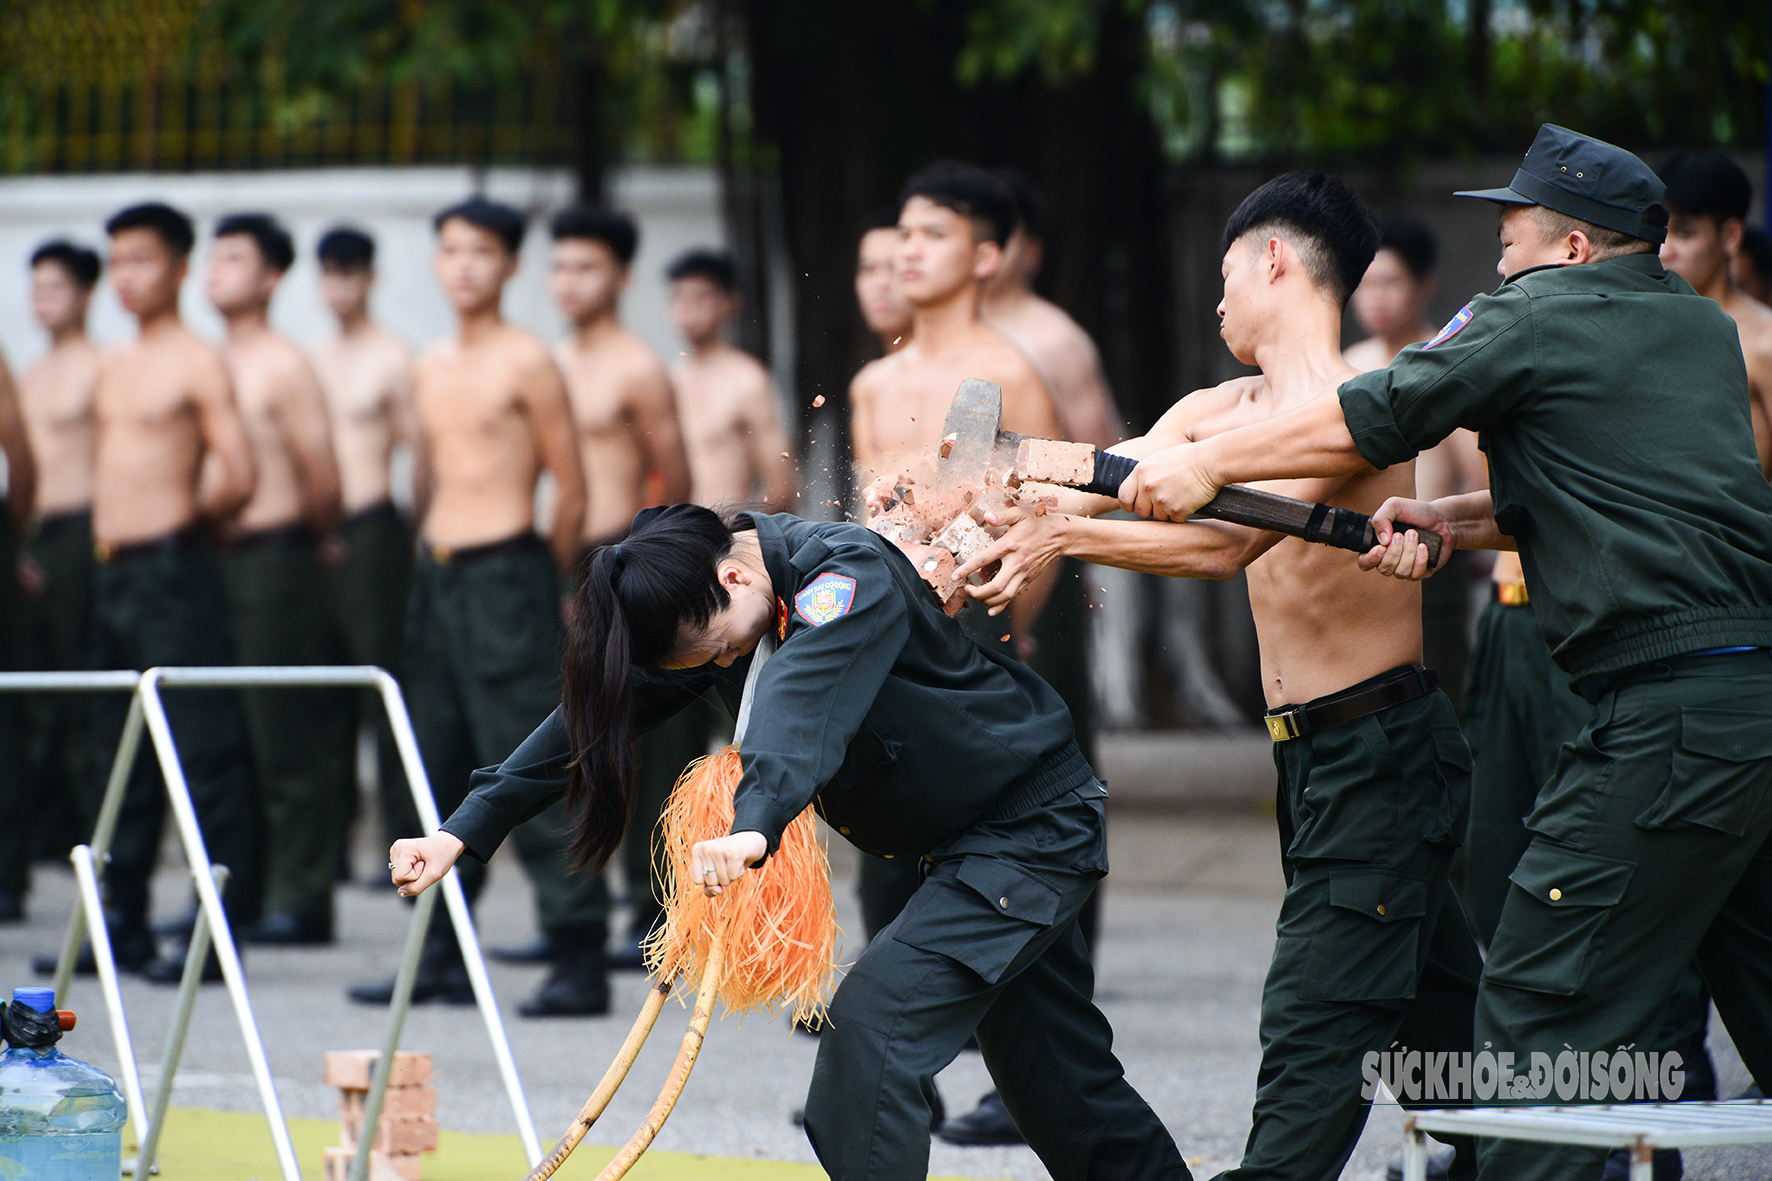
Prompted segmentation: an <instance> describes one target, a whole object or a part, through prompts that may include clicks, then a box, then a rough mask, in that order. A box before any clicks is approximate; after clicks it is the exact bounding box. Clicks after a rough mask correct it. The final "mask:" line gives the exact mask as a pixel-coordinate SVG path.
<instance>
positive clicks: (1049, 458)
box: [1015, 439, 1095, 485]
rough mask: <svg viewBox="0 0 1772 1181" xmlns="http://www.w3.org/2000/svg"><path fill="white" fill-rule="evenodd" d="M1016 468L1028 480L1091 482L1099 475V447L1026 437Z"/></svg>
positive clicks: (1016, 456)
mask: <svg viewBox="0 0 1772 1181" xmlns="http://www.w3.org/2000/svg"><path fill="white" fill-rule="evenodd" d="M1015 471H1016V474H1017V475H1019V476H1020V477H1021V478H1022V479H1023V480H1024V481H1025V480H1036V481H1039V482H1040V483H1044V484H1070V485H1076V484H1087V483H1088V482H1089V481H1090V480H1092V479H1094V478H1095V448H1094V447H1092V446H1090V445H1089V444H1088V443H1066V442H1062V441H1060V440H1057V439H1023V440H1022V441H1021V446H1020V447H1018V448H1017V449H1016V453H1015Z"/></svg>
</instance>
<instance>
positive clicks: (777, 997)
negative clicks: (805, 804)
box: [646, 746, 838, 1022]
mask: <svg viewBox="0 0 1772 1181" xmlns="http://www.w3.org/2000/svg"><path fill="white" fill-rule="evenodd" d="M742 775H743V771H742V769H741V768H740V766H739V761H738V747H737V746H728V747H726V748H725V749H724V750H721V751H717V752H716V753H714V754H711V755H709V756H708V757H707V758H705V759H701V760H699V761H697V762H695V763H693V764H691V765H690V766H689V768H688V769H687V770H686V771H684V772H683V777H682V778H681V779H680V780H678V781H677V786H676V788H675V790H673V791H672V792H671V798H670V801H669V802H668V803H667V804H666V805H665V811H664V815H663V817H662V818H661V819H660V821H659V831H658V833H657V835H656V836H655V838H654V839H655V840H657V841H659V842H660V845H661V847H662V850H663V852H664V861H665V862H666V864H668V865H671V866H673V867H674V868H675V869H676V871H677V872H676V873H675V874H673V875H672V876H673V880H672V882H671V883H670V886H669V896H668V899H667V901H666V903H665V912H664V917H663V921H662V922H661V923H660V925H659V928H658V930H657V931H655V932H654V933H653V935H652V937H651V938H650V939H648V940H647V943H646V963H647V966H648V967H649V968H651V970H652V973H653V977H654V979H656V980H659V981H671V980H675V979H676V978H677V977H678V976H686V977H688V978H689V979H691V980H695V979H698V978H699V976H700V973H701V972H702V968H703V965H705V964H707V963H708V954H709V951H710V949H711V948H712V946H713V944H714V940H715V933H716V932H717V931H718V930H719V925H720V921H721V918H722V915H724V916H725V917H726V919H727V920H728V922H729V929H728V931H727V932H726V938H725V943H726V954H725V963H724V966H723V971H722V973H721V980H720V983H719V996H720V999H721V1000H722V1001H724V1002H725V1004H726V1007H727V1009H728V1011H735V1012H744V1011H746V1010H749V1009H757V1008H761V1009H766V1010H767V1011H769V1012H770V1013H772V1014H775V1013H781V1012H783V1011H784V1010H791V1011H792V1013H793V1015H794V1019H795V1020H797V1021H806V1022H816V1021H818V1020H820V1019H822V1018H823V1016H824V1009H825V1001H826V998H827V997H829V996H830V993H831V989H832V986H833V984H834V982H835V978H836V971H837V937H838V930H837V910H836V906H835V904H834V903H833V902H832V900H831V865H830V859H829V858H828V857H827V856H826V854H825V848H824V842H823V840H822V839H820V837H819V834H818V829H817V827H816V826H815V825H814V824H813V820H812V813H811V810H810V809H808V810H807V811H805V812H802V813H800V815H799V816H797V817H795V818H794V821H793V823H791V824H789V825H788V827H787V831H786V832H784V833H783V834H782V838H781V847H780V848H779V849H777V850H776V852H775V854H774V856H772V857H770V858H769V860H768V861H767V862H765V863H764V864H763V865H761V866H759V867H757V868H756V869H753V870H752V871H751V872H749V873H747V874H745V875H744V877H742V878H740V879H739V880H738V881H737V882H735V883H733V884H732V885H731V886H730V887H728V888H727V890H726V891H725V893H724V894H723V895H722V896H721V897H718V898H709V897H708V896H707V895H706V893H705V892H704V891H703V890H702V887H701V883H699V882H695V881H691V880H689V851H690V849H692V848H693V847H694V846H695V843H696V842H697V841H705V840H713V839H714V838H717V837H723V836H725V835H726V834H727V833H728V832H730V831H731V830H732V793H733V791H734V790H735V789H736V788H737V787H738V781H739V779H740V778H741V777H742Z"/></svg>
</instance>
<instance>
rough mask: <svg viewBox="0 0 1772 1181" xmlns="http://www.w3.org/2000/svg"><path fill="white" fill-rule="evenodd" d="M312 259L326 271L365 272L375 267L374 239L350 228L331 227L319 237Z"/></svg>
mask: <svg viewBox="0 0 1772 1181" xmlns="http://www.w3.org/2000/svg"><path fill="white" fill-rule="evenodd" d="M314 257H315V258H317V259H319V260H320V266H321V267H322V268H323V269H325V270H328V271H367V270H368V269H369V268H370V267H372V266H374V265H375V239H374V238H371V237H370V236H369V235H368V234H365V233H364V232H363V231H362V230H359V229H354V228H352V227H351V226H333V227H332V228H331V229H330V230H327V231H326V232H325V233H324V234H321V235H320V242H319V244H318V245H316V246H315V247H314Z"/></svg>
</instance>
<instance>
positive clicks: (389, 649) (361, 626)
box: [327, 502, 419, 844]
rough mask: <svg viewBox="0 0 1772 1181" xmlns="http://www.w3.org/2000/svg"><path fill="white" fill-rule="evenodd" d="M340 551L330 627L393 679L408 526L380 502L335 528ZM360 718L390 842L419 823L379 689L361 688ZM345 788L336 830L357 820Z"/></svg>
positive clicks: (404, 595) (407, 573) (350, 790)
mask: <svg viewBox="0 0 1772 1181" xmlns="http://www.w3.org/2000/svg"><path fill="white" fill-rule="evenodd" d="M338 541H339V544H340V546H341V548H342V549H343V551H344V552H343V557H342V560H341V561H340V562H339V564H338V566H337V568H336V569H334V570H333V571H332V572H331V577H330V579H329V580H328V587H327V590H328V592H329V599H330V607H331V611H332V628H333V631H334V633H335V634H336V635H337V636H338V638H339V643H340V645H341V646H342V648H343V649H344V654H345V655H344V659H345V661H346V662H347V663H349V664H373V665H376V666H378V667H380V668H385V669H387V670H388V671H389V672H391V673H393V674H394V676H395V677H396V678H398V677H399V676H400V671H401V661H402V659H403V657H404V655H405V653H404V649H405V644H406V603H407V599H408V598H410V597H411V594H412V560H413V541H412V531H411V530H410V529H409V528H407V525H406V522H405V521H403V520H401V518H400V514H399V512H398V510H396V509H395V508H394V506H393V505H392V504H389V503H386V502H384V503H382V504H378V505H375V506H373V507H371V508H367V509H363V510H362V511H360V512H357V513H353V514H352V515H351V516H349V517H347V518H345V520H344V522H343V523H342V524H341V525H339V528H338ZM356 718H357V722H358V724H359V725H361V724H362V722H364V721H366V720H367V721H371V722H373V724H374V726H375V732H376V738H377V742H376V748H377V749H376V754H377V760H378V764H379V766H380V768H381V775H380V780H381V815H382V835H383V837H384V838H385V839H386V841H387V842H388V843H389V844H392V843H393V842H394V840H395V838H396V837H398V836H399V835H401V834H403V833H409V832H416V831H417V830H418V827H419V824H418V812H417V810H416V809H415V808H414V807H413V803H412V792H411V789H410V788H408V787H407V786H406V773H405V771H404V770H402V769H401V766H400V756H399V752H398V751H397V750H396V749H395V747H394V735H393V732H392V731H391V730H389V729H388V717H387V711H386V710H385V709H383V708H382V703H381V695H380V694H379V693H376V692H374V691H373V690H369V689H365V690H364V691H363V692H362V694H361V695H360V696H359V697H358V699H357V712H356ZM344 787H345V790H346V795H345V801H344V813H343V816H342V828H341V835H342V834H343V833H348V831H349V826H350V824H351V822H352V821H353V820H355V819H356V812H357V785H356V780H355V777H354V776H353V777H350V778H349V779H348V780H347V782H346V783H345V784H344Z"/></svg>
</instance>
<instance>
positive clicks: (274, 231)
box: [215, 213, 295, 272]
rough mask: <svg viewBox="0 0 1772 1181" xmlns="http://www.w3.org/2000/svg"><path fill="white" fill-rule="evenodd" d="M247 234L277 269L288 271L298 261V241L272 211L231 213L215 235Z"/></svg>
mask: <svg viewBox="0 0 1772 1181" xmlns="http://www.w3.org/2000/svg"><path fill="white" fill-rule="evenodd" d="M235 234H244V235H245V236H246V237H248V238H251V239H252V242H253V245H255V246H257V247H258V255H259V257H260V258H262V259H264V260H265V265H266V266H268V267H270V268H271V269H272V270H273V271H279V272H281V271H287V270H288V269H289V268H290V266H291V265H292V264H293V263H294V262H295V241H294V239H292V238H291V237H290V236H289V231H288V230H286V229H284V228H283V227H282V226H281V225H279V224H278V222H277V219H276V218H274V217H272V216H271V215H270V214H268V213H230V214H228V215H227V216H226V217H224V218H222V219H221V220H220V221H218V222H216V223H215V236H216V237H218V238H229V237H232V236H234V235H235Z"/></svg>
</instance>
